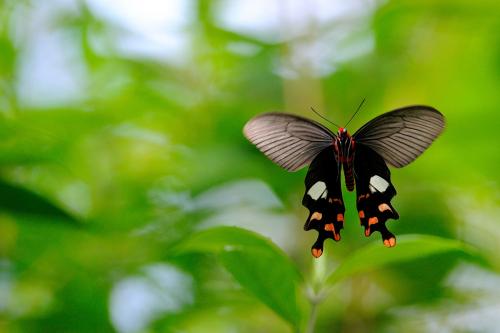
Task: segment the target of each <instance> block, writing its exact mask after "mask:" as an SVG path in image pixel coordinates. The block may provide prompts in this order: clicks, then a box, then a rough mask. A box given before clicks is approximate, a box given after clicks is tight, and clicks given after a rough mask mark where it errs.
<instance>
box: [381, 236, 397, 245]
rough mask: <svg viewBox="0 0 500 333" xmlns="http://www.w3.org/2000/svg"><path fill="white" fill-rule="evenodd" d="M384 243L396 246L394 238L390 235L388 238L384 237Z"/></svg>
mask: <svg viewBox="0 0 500 333" xmlns="http://www.w3.org/2000/svg"><path fill="white" fill-rule="evenodd" d="M384 245H385V246H386V247H394V246H396V238H394V237H391V238H389V239H384Z"/></svg>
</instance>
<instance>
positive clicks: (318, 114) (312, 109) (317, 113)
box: [311, 106, 340, 128]
mask: <svg viewBox="0 0 500 333" xmlns="http://www.w3.org/2000/svg"><path fill="white" fill-rule="evenodd" d="M311 111H312V112H314V113H315V114H316V115H317V116H318V117H320V118H321V119H323V120H326V121H327V122H329V123H330V124H332V125H334V126H336V127H337V128H340V126H339V125H337V124H335V123H334V122H333V121H331V120H328V119H326V118H325V117H323V116H322V115H321V114H320V113H319V112H318V111H316V110H314V108H313V107H312V106H311Z"/></svg>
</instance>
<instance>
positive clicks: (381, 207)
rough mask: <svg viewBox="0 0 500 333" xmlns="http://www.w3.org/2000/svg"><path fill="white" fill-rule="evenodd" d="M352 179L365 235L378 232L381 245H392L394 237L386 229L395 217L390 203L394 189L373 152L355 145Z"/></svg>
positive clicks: (385, 167)
mask: <svg viewBox="0 0 500 333" xmlns="http://www.w3.org/2000/svg"><path fill="white" fill-rule="evenodd" d="M354 176H355V180H356V192H357V202H356V206H357V209H358V214H359V218H360V221H361V225H362V226H363V227H364V228H365V236H367V237H368V236H370V235H371V234H372V233H373V232H374V231H378V232H380V234H381V235H382V239H383V241H384V245H385V246H387V247H392V246H395V245H396V237H395V236H394V235H393V234H392V233H391V232H390V231H389V230H388V229H387V227H386V225H385V223H386V222H387V220H388V219H396V220H397V219H398V218H399V215H398V213H397V212H396V210H395V209H394V207H393V206H392V204H391V199H392V198H393V197H394V196H395V195H396V189H395V188H394V186H393V185H392V183H391V173H390V171H389V168H388V167H387V165H386V164H385V161H384V159H383V158H382V157H381V156H380V155H379V154H377V153H376V152H375V151H374V150H373V149H371V148H370V147H367V146H365V145H362V144H358V145H357V148H356V153H355V155H354Z"/></svg>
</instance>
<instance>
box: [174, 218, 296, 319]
mask: <svg viewBox="0 0 500 333" xmlns="http://www.w3.org/2000/svg"><path fill="white" fill-rule="evenodd" d="M176 251H179V252H190V251H195V252H208V253H215V254H216V255H217V256H218V258H219V259H220V261H221V263H222V265H223V266H224V267H225V268H226V269H227V270H228V271H229V272H230V273H231V274H232V275H233V277H234V278H235V279H236V281H238V282H239V284H240V285H241V286H242V287H243V288H245V290H247V291H248V292H249V293H251V294H253V295H254V296H255V297H257V298H258V299H259V300H260V301H261V302H262V303H264V304H266V305H267V306H269V307H270V308H271V309H272V310H274V311H275V312H276V313H277V314H278V315H280V316H281V317H282V318H284V319H285V320H287V321H288V322H290V323H291V324H292V325H294V326H295V327H298V326H299V324H300V319H301V311H300V309H299V306H298V303H297V298H296V291H297V287H298V283H299V282H300V281H302V278H301V275H300V273H299V271H298V270H297V269H296V267H295V265H294V264H293V263H292V262H291V261H290V259H289V258H288V257H287V255H286V254H285V253H284V252H283V251H282V250H281V249H280V248H279V247H277V246H276V245H275V244H273V243H272V242H271V241H269V240H267V239H265V238H263V237H262V236H260V235H258V234H256V233H254V232H251V231H248V230H244V229H241V228H236V227H216V228H212V229H208V230H204V231H201V232H199V233H196V234H193V235H192V236H190V237H189V238H188V239H187V240H185V241H184V242H183V243H182V245H179V246H178V247H177V248H176Z"/></svg>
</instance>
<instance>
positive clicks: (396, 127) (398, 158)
mask: <svg viewBox="0 0 500 333" xmlns="http://www.w3.org/2000/svg"><path fill="white" fill-rule="evenodd" d="M444 125H445V120H444V116H443V115H442V114H441V113H440V112H439V111H437V110H436V109H434V108H432V107H429V106H423V105H415V106H409V107H404V108H401V109H397V110H394V111H391V112H387V113H384V114H382V115H380V116H378V117H376V118H374V119H373V120H371V121H369V122H368V123H366V124H365V125H364V126H363V127H361V128H360V129H359V130H358V131H357V132H356V133H355V134H354V135H353V138H354V140H355V141H356V143H361V144H364V145H366V146H368V147H370V148H372V149H373V150H374V151H376V152H377V153H378V154H379V155H380V156H382V157H383V159H384V160H385V161H386V162H387V163H389V164H390V165H392V166H394V167H396V168H401V167H404V166H405V165H408V164H409V163H411V162H413V161H414V160H415V159H416V158H417V157H418V156H420V155H421V154H422V153H423V152H424V151H425V150H426V149H427V148H428V147H429V146H430V145H431V144H432V142H433V141H434V140H435V139H436V138H437V137H438V136H439V135H440V134H441V132H442V131H443V129H444Z"/></svg>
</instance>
